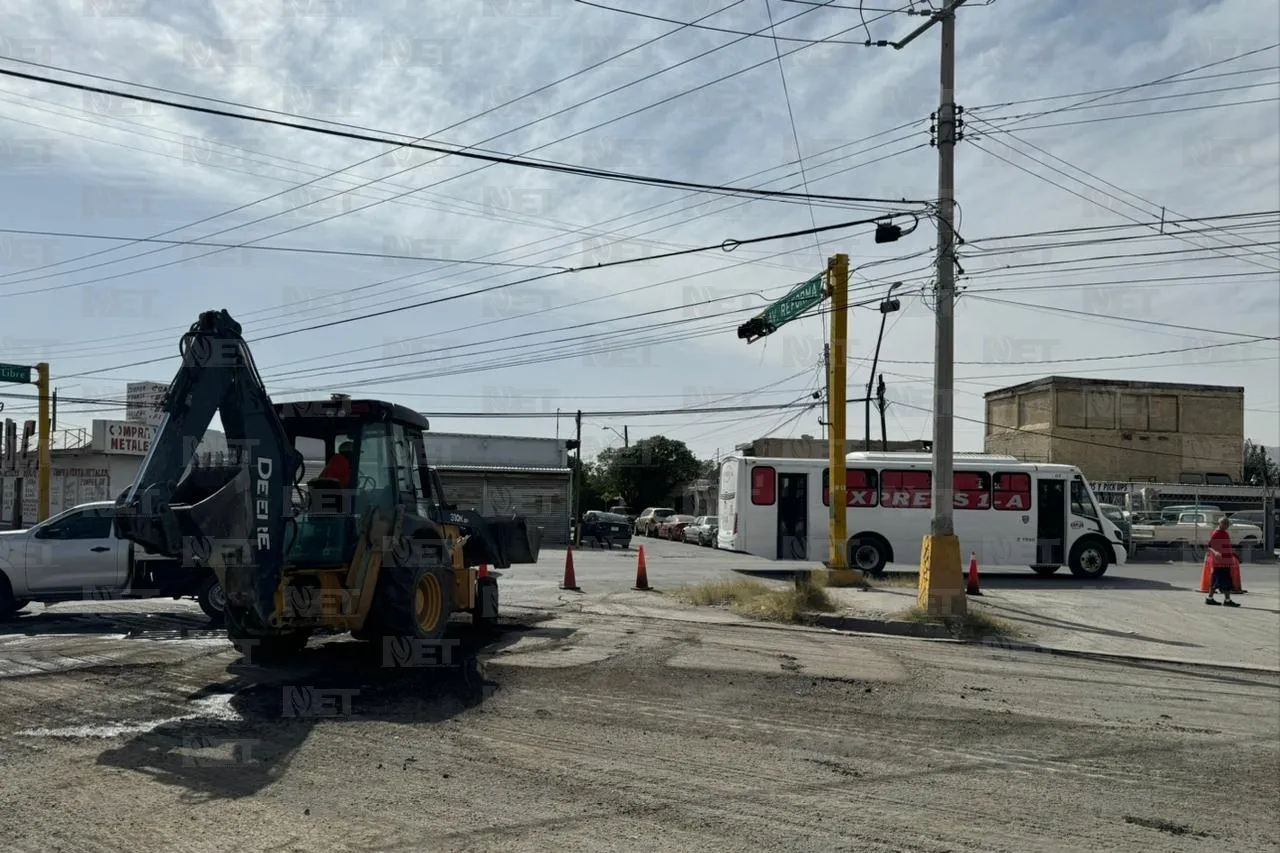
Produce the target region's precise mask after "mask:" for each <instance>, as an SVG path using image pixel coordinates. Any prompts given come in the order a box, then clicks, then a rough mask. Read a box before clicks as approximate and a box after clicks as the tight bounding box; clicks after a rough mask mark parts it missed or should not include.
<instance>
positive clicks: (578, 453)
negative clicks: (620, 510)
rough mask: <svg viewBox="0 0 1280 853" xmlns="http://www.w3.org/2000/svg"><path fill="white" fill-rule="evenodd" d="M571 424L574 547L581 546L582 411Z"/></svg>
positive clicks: (579, 411)
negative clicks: (573, 434) (574, 430)
mask: <svg viewBox="0 0 1280 853" xmlns="http://www.w3.org/2000/svg"><path fill="white" fill-rule="evenodd" d="M573 422H574V425H575V429H576V435H575V436H574V442H573V444H574V448H573V452H574V459H575V460H576V463H577V464H575V465H574V466H573V544H574V545H575V546H577V545H581V544H582V522H581V520H580V513H579V510H580V509H581V506H582V498H581V494H582V410H581V409H578V413H577V414H576V415H575V416H574V418H573Z"/></svg>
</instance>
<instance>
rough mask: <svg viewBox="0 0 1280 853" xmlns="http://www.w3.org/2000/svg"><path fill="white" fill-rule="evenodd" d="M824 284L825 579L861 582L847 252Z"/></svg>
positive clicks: (837, 582) (835, 260) (837, 259)
mask: <svg viewBox="0 0 1280 853" xmlns="http://www.w3.org/2000/svg"><path fill="white" fill-rule="evenodd" d="M827 287H828V288H829V289H828V293H829V294H830V296H831V368H830V383H829V390H828V392H827V401H828V406H829V407H830V408H829V413H828V418H827V419H828V420H829V421H830V422H831V430H830V435H831V440H830V448H829V454H828V455H829V458H828V460H827V462H828V465H827V467H828V469H829V472H828V477H827V483H828V490H827V493H828V502H829V504H830V507H831V528H830V529H831V550H830V556H829V559H828V561H827V582H828V583H829V584H830V585H832V586H850V585H860V584H862V583H863V582H864V581H863V578H862V573H861V572H858V571H854V570H853V569H850V568H849V544H848V543H849V525H848V514H849V509H848V501H847V497H846V496H847V492H848V481H847V479H846V477H845V464H844V456H845V452H846V450H847V446H848V443H847V442H846V441H845V424H846V422H847V420H848V418H847V417H846V414H847V413H848V387H849V386H848V375H847V374H848V371H847V367H848V362H849V256H848V255H835V256H834V257H832V258H831V259H830V260H829V261H828V262H827Z"/></svg>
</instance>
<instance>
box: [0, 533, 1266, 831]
mask: <svg viewBox="0 0 1280 853" xmlns="http://www.w3.org/2000/svg"><path fill="white" fill-rule="evenodd" d="M646 550H647V549H646ZM98 606H99V607H102V606H105V605H98ZM53 613H54V611H51V612H50V614H49V615H48V617H46V620H44V621H42V624H41V626H40V629H39V630H32V631H30V632H26V631H24V630H23V627H22V625H23V623H24V622H25V621H27V620H25V619H24V620H19V622H18V623H16V624H15V625H14V626H10V628H7V629H5V630H6V631H7V633H4V634H0V665H3V666H4V667H5V668H3V669H0V802H2V803H4V807H3V808H0V851H3V853H37V851H39V853H71V851H75V853H125V851H128V853H168V851H191V853H213V852H214V851H218V853H222V852H223V851H226V853H230V852H231V851H236V853H256V851H263V853H266V851H271V853H293V852H294V851H297V852H298V853H301V851H306V853H314V851H318V850H324V851H326V853H330V851H331V852H332V853H357V851H359V853H410V851H414V853H417V851H423V850H436V849H440V850H446V849H447V850H453V851H460V852H461V851H477V853H479V851H485V853H493V851H534V850H557V851H566V853H569V852H570V851H649V850H653V851H699V853H705V851H708V850H713V851H717V853H721V851H724V853H733V852H734V851H753V853H754V851H761V850H776V851H782V853H790V851H822V853H829V851H859V853H889V851H894V853H923V851H929V853H941V851H953V853H962V852H963V851H986V852H987V853H990V851H1007V853H1039V852H1040V851H1044V853H1049V851H1052V853H1059V851H1073V853H1074V851H1081V850H1088V851H1091V853H1112V851H1115V853H1119V851H1124V853H1129V851H1133V850H1143V851H1149V852H1150V853H1174V851H1200V850H1206V849H1210V850H1232V851H1244V852H1245V853H1250V852H1251V851H1264V850H1265V851H1270V850H1275V849H1276V842H1277V836H1276V822H1275V818H1274V815H1275V806H1276V795H1275V787H1274V782H1275V767H1276V762H1277V760H1278V759H1280V746H1278V745H1280V717H1277V715H1276V714H1275V708H1276V701H1277V698H1280V683H1278V681H1277V678H1276V677H1275V676H1266V675H1254V674H1223V673H1216V672H1211V671H1203V670H1188V669H1183V668H1179V667H1173V666H1154V665H1148V664H1130V665H1121V664H1117V663H1097V662H1090V661H1084V660H1063V659H1058V658H1054V657H1051V656H1044V655H1033V654H1027V653H1018V652H1010V651H1001V650H993V649H984V648H973V647H957V646H953V645H948V644H939V643H927V642H921V641H906V640H887V639H881V640H876V639H869V638H855V637H848V636H841V635H833V634H830V633H822V632H805V631H796V630H772V629H765V628H759V627H740V626H729V625H714V624H690V623H675V622H671V621H666V620H656V619H648V620H646V619H633V618H628V617H625V616H616V615H615V616H591V615H586V614H574V615H566V616H563V617H560V618H558V619H556V620H554V621H545V622H542V623H540V624H536V625H535V624H532V623H525V624H508V625H506V626H504V627H503V629H502V630H501V631H500V632H499V634H498V636H496V637H495V638H493V639H491V640H490V641H489V642H488V643H487V644H484V645H480V644H479V643H477V642H475V641H472V640H470V639H469V638H467V637H466V636H465V635H462V634H460V635H458V637H457V645H456V646H454V647H452V648H453V652H454V654H453V656H452V660H451V664H452V665H451V666H449V667H439V668H426V669H388V668H381V667H378V666H377V662H376V661H371V660H370V659H368V658H366V657H362V654H361V652H360V651H359V649H361V648H362V647H361V646H360V644H357V643H354V642H351V641H348V640H334V641H330V642H319V643H313V645H312V647H311V648H309V649H308V652H307V654H306V656H305V657H304V658H303V659H302V660H301V661H300V663H298V664H297V665H295V666H290V667H278V668H273V669H269V670H267V669H259V668H256V667H253V666H247V665H246V664H245V663H244V662H243V661H242V660H240V659H239V658H238V657H237V656H236V655H235V654H234V653H233V652H231V651H230V650H229V648H228V646H227V644H226V643H225V642H223V641H221V639H220V638H219V637H217V636H216V635H213V636H211V637H206V636H202V635H201V633H200V625H201V623H200V620H199V619H197V618H195V617H194V616H193V615H191V614H188V615H187V616H185V617H184V616H182V615H180V614H177V613H173V614H170V615H169V616H167V617H164V618H163V619H162V620H161V621H160V622H158V623H156V624H153V625H150V626H149V625H147V624H145V622H143V621H140V619H138V618H131V617H122V616H120V615H119V611H117V613H116V615H102V616H99V617H97V621H93V620H92V619H90V618H89V617H88V616H87V615H82V616H80V617H76V618H73V617H70V616H65V617H59V618H60V619H61V620H62V622H61V623H60V624H53V623H52V622H50V621H47V620H48V619H49V618H52V617H53ZM29 618H30V617H28V619H29ZM35 621H41V620H40V619H39V617H36V620H35ZM150 621H154V618H153V620H150ZM55 632H56V633H55ZM184 632H185V634H186V636H184V635H183V634H184ZM15 660H25V662H26V665H27V669H26V670H25V671H18V670H17V669H15V667H14V666H13V663H14V661H15ZM299 696H303V697H305V699H304V701H299Z"/></svg>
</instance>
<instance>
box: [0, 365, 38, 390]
mask: <svg viewBox="0 0 1280 853" xmlns="http://www.w3.org/2000/svg"><path fill="white" fill-rule="evenodd" d="M0 382H19V383H21V384H23V385H27V384H30V382H31V368H30V367H27V366H25V365H22V364H0Z"/></svg>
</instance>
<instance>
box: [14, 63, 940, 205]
mask: <svg viewBox="0 0 1280 853" xmlns="http://www.w3.org/2000/svg"><path fill="white" fill-rule="evenodd" d="M4 58H6V59H8V57H4ZM10 61H14V62H19V61H23V60H12V59H11V60H10ZM35 64H39V63H35ZM59 70H62V71H64V72H66V73H78V72H72V71H68V70H67V69H59ZM0 74H3V75H5V76H8V77H16V78H18V79H23V80H31V81H35V82H37V83H47V84H49V85H51V86H62V87H64V88H69V89H77V90H80V91H83V92H93V93H96V94H101V95H110V96H112V97H118V98H125V99H127V100H132V101H142V102H145V103H151V104H158V105H160V106H168V107H173V108H174V109H179V110H186V111H189V112H199V113H205V114H207V115H216V116H220V117H223V118H232V119H238V120H240V121H251V122H257V123H260V124H269V125H275V126H279V127H286V128H290V129H292V130H301V131H306V132H309V133H317V134H321V135H324V136H334V137H338V138H342V139H349V140H352V141H356V142H372V143H377V144H380V145H397V146H399V147H401V148H413V149H417V150H421V151H430V152H432V153H436V154H443V155H450V156H454V157H461V158H463V159H468V160H480V161H483V162H486V163H491V164H494V165H498V164H503V165H508V166H518V167H520V168H526V169H536V170H540V171H549V172H555V173H558V174H568V175H574V176H576V177H584V178H597V179H600V180H608V181H620V182H623V183H636V184H644V185H646V186H653V187H662V188H666V189H684V190H696V191H700V192H708V193H717V194H725V195H746V196H756V197H759V198H767V199H793V200H797V201H802V202H803V201H830V202H842V203H848V202H860V203H864V204H865V203H871V204H917V205H928V204H929V202H928V201H927V200H919V199H914V200H913V199H882V198H867V197H863V196H838V195H807V194H804V193H790V192H785V191H781V190H761V189H752V188H750V187H731V186H724V185H717V184H703V183H698V182H696V181H680V180H676V179H673V178H658V177H654V176H648V175H639V174H633V173H626V172H613V171H609V170H606V169H592V168H588V167H585V166H572V165H569V164H565V163H556V162H552V161H545V160H531V159H524V158H520V157H517V156H515V155H505V154H487V153H479V152H477V151H468V150H466V149H463V148H447V147H445V146H443V145H427V144H425V143H419V142H402V141H400V140H396V139H391V138H388V137H387V136H385V135H384V136H375V135H373V134H365V133H355V132H353V131H345V130H337V129H333V128H324V127H316V126H314V125H307V124H302V123H299V122H287V121H283V120H281V119H272V118H266V117H263V116H254V115H246V114H244V113H236V112H231V111H229V110H220V109H214V108H213V107H202V106H198V105H196V104H183V103H180V102H178V101H172V100H167V99H164V98H153V97H150V96H148V95H138V94H133V93H130V92H122V91H120V90H118V89H107V88H104V87H101V86H90V85H88V84H87V83H76V82H73V81H70V80H58V79H55V78H53V77H45V76H41V75H39V74H28V73H25V72H22V71H13V70H11V69H5V68H0ZM128 85H133V86H139V85H141V84H137V83H129V84H128ZM182 94H183V96H184V97H189V98H198V97H200V96H198V95H191V94H188V93H182ZM241 106H244V107H245V108H247V109H260V108H258V107H253V106H249V105H241ZM308 120H309V121H314V119H310V118H309V119H308Z"/></svg>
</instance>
